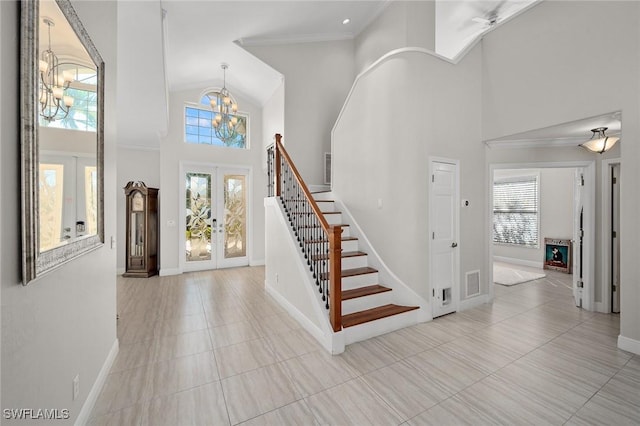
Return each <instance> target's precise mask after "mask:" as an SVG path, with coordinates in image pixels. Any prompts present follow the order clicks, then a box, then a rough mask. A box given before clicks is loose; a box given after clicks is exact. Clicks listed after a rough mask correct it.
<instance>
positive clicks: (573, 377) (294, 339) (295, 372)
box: [90, 267, 640, 426]
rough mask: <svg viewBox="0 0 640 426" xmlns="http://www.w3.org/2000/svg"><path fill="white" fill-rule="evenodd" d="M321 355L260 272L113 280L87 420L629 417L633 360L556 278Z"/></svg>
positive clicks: (633, 402) (564, 279)
mask: <svg viewBox="0 0 640 426" xmlns="http://www.w3.org/2000/svg"><path fill="white" fill-rule="evenodd" d="M495 291H496V300H495V302H494V303H493V304H491V305H483V306H480V307H478V308H476V309H473V310H468V311H465V312H460V313H457V314H452V315H448V316H445V317H442V318H438V319H436V320H434V321H432V322H428V323H423V324H419V325H416V326H413V327H410V328H406V329H403V330H399V331H396V332H393V333H389V334H386V335H383V336H380V337H377V338H374V339H370V340H367V341H365V342H360V343H356V344H353V345H350V346H348V347H347V350H346V351H345V353H343V354H341V355H339V356H331V355H329V354H328V353H326V352H325V351H324V349H322V348H321V347H320V346H319V345H318V343H317V342H316V341H315V340H314V339H313V338H312V337H310V336H309V335H308V334H307V333H306V332H305V331H304V330H303V329H301V328H300V327H299V325H298V324H297V323H296V322H295V321H294V320H292V318H291V317H289V315H288V314H287V313H285V312H284V310H282V309H281V308H280V307H279V305H277V304H276V303H275V302H274V301H273V299H272V298H270V297H269V296H268V295H267V294H266V293H265V291H264V268H262V267H255V268H238V269H229V270H218V271H211V272H198V273H189V274H184V275H180V276H172V277H153V278H150V279H133V278H128V279H127V278H118V308H119V309H118V310H119V314H120V320H119V323H118V338H119V341H120V352H119V354H118V357H117V359H116V361H115V363H114V365H113V368H112V370H111V373H110V375H109V377H108V379H107V382H106V384H105V387H104V389H103V391H102V394H101V395H100V397H99V400H98V402H97V403H96V406H95V408H94V410H93V413H92V418H91V421H90V424H91V425H154V426H156V425H171V426H175V425H230V424H231V425H235V424H240V423H242V424H245V425H347V424H353V425H374V424H375V425H378V424H380V425H400V424H403V425H454V424H468V425H483V424H487V425H489V424H490V425H494V424H504V425H519V424H535V425H538V424H552V425H563V424H568V425H587V424H591V425H593V424H603V425H604V424H607V425H622V424H634V425H638V424H640V356H633V355H632V354H630V353H627V352H624V351H620V350H618V349H617V348H616V339H617V335H618V333H619V320H618V316H616V315H602V314H596V313H592V312H586V311H583V310H580V309H578V308H576V307H575V306H573V302H572V298H571V292H570V276H568V275H564V274H560V273H555V272H549V274H548V276H547V277H546V278H543V279H540V280H536V281H532V282H529V283H525V284H520V285H516V286H513V287H503V286H496V289H495Z"/></svg>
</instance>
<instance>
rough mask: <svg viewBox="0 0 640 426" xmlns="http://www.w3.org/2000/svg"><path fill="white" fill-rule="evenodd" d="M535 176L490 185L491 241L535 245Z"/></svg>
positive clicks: (536, 203) (536, 227) (536, 201)
mask: <svg viewBox="0 0 640 426" xmlns="http://www.w3.org/2000/svg"><path fill="white" fill-rule="evenodd" d="M538 204H539V203H538V177H537V176H524V177H517V178H509V179H500V180H496V181H495V182H494V183H493V242H494V243H504V244H515V245H519V246H526V247H537V246H538Z"/></svg>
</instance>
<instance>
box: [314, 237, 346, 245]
mask: <svg viewBox="0 0 640 426" xmlns="http://www.w3.org/2000/svg"><path fill="white" fill-rule="evenodd" d="M340 240H341V241H355V240H357V238H356V237H342V238H341V239H340ZM327 241H328V240H326V239H322V240H308V241H305V242H304V243H305V244H317V243H326V242H327Z"/></svg>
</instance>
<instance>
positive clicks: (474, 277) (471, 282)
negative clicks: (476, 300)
mask: <svg viewBox="0 0 640 426" xmlns="http://www.w3.org/2000/svg"><path fill="white" fill-rule="evenodd" d="M466 288H467V297H469V296H476V295H478V294H480V271H479V270H478V271H469V272H467V273H466Z"/></svg>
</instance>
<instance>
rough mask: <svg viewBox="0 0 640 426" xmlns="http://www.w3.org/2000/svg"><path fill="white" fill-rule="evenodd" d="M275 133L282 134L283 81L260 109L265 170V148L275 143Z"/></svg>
mask: <svg viewBox="0 0 640 426" xmlns="http://www.w3.org/2000/svg"><path fill="white" fill-rule="evenodd" d="M276 133H280V134H283V133H284V79H283V82H282V84H280V86H278V88H277V89H276V91H275V92H274V93H273V95H272V96H271V97H270V98H269V100H268V101H267V102H265V104H264V105H263V107H262V136H263V137H262V140H263V142H262V146H263V149H264V150H265V157H264V158H265V162H264V163H265V168H266V166H267V163H266V158H267V157H266V148H267V147H268V146H269V145H271V144H272V143H274V142H275V138H274V135H275V134H276Z"/></svg>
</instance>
